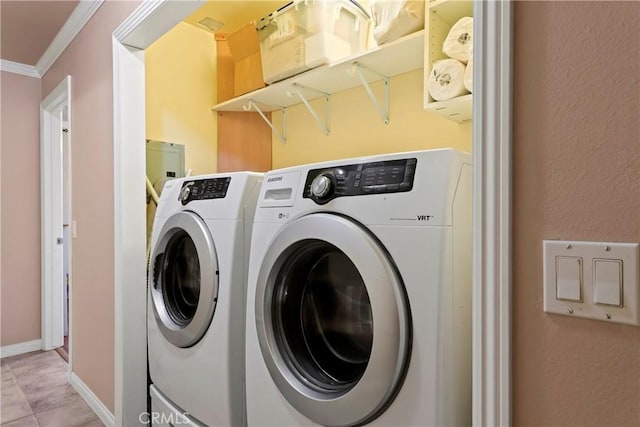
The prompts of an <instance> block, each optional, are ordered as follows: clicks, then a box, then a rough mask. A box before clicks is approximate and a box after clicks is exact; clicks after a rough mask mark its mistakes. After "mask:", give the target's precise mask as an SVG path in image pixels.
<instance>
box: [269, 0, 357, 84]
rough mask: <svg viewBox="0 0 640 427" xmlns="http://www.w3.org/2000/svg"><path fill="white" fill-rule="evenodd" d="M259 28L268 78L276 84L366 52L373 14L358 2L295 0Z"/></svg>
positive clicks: (346, 0) (343, 0)
mask: <svg viewBox="0 0 640 427" xmlns="http://www.w3.org/2000/svg"><path fill="white" fill-rule="evenodd" d="M257 27H258V36H259V38H260V55H261V57H262V72H263V76H264V81H265V82H267V83H273V82H276V81H278V80H282V79H285V78H287V77H290V76H293V75H294V74H298V73H301V72H303V71H306V70H309V69H311V68H315V67H317V66H319V65H323V64H328V63H331V62H334V61H337V60H339V59H341V58H344V57H347V56H351V55H355V54H357V53H360V52H362V51H364V50H365V49H366V44H367V32H368V30H369V16H368V15H367V13H366V12H365V11H364V9H362V7H361V6H360V5H359V4H358V3H356V2H355V1H349V0H294V1H293V2H291V3H289V4H287V5H286V6H284V7H282V8H281V9H278V10H277V11H275V12H273V13H272V14H270V15H269V16H267V17H265V18H262V19H261V20H260V21H259V22H258V25H257Z"/></svg>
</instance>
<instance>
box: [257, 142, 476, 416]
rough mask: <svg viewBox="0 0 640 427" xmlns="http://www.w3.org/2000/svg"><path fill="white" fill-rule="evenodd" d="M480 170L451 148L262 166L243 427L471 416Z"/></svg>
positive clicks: (465, 156)
mask: <svg viewBox="0 0 640 427" xmlns="http://www.w3.org/2000/svg"><path fill="white" fill-rule="evenodd" d="M471 175H472V171H471V158H470V156H469V155H468V154H465V153H460V152H457V151H454V150H452V149H442V150H430V151H421V152H408V153H398V154H391V155H383V156H375V157H366V158H359V159H351V160H344V161H335V162H327V163H319V164H313V165H306V166H302V167H294V168H288V169H281V170H276V171H272V172H269V173H267V174H266V175H265V179H264V182H263V185H262V189H261V191H260V196H259V199H258V207H257V209H256V216H255V222H254V227H253V237H252V243H251V256H250V267H249V282H248V289H247V333H246V340H247V341H246V381H247V421H248V425H250V426H251V425H255V426H267V425H270V426H310V425H326V426H353V425H363V424H367V425H372V426H374V425H375V426H453V425H469V424H470V423H471Z"/></svg>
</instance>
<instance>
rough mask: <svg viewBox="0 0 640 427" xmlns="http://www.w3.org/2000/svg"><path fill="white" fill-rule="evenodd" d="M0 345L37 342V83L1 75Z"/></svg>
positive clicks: (38, 127)
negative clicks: (0, 223) (0, 241)
mask: <svg viewBox="0 0 640 427" xmlns="http://www.w3.org/2000/svg"><path fill="white" fill-rule="evenodd" d="M0 83H1V85H2V86H1V90H0V91H1V92H2V97H1V99H2V105H1V106H0V110H1V111H2V116H1V118H0V121H1V122H2V126H0V128H1V134H0V141H2V146H1V150H2V155H1V159H2V160H1V161H2V167H1V171H2V178H1V182H2V188H1V190H0V194H1V195H2V214H1V217H2V230H1V231H0V233H1V235H2V239H1V240H2V255H1V263H2V273H1V279H0V280H1V282H0V283H1V289H0V293H1V294H2V303H1V310H2V315H1V319H0V323H1V324H2V329H1V330H0V345H2V346H5V345H10V344H17V343H22V342H25V341H31V340H36V339H40V126H39V125H38V123H39V121H40V100H41V94H40V80H39V79H36V78H32V77H25V76H20V75H17V74H11V73H7V72H2V73H1V77H0Z"/></svg>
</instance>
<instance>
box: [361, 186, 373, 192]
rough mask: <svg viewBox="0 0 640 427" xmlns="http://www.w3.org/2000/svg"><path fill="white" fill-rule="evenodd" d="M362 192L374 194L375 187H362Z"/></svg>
mask: <svg viewBox="0 0 640 427" xmlns="http://www.w3.org/2000/svg"><path fill="white" fill-rule="evenodd" d="M362 191H364V192H365V193H372V192H373V185H367V186H365V187H362Z"/></svg>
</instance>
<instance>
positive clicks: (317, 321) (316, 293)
mask: <svg viewBox="0 0 640 427" xmlns="http://www.w3.org/2000/svg"><path fill="white" fill-rule="evenodd" d="M276 283H277V288H276V289H275V292H276V294H275V296H274V300H273V308H274V310H273V315H274V318H273V321H274V324H275V325H276V328H277V332H276V336H277V337H279V345H280V347H281V348H282V349H283V351H284V352H286V353H287V356H288V357H287V361H288V362H289V363H291V364H292V366H291V367H292V368H293V369H292V371H293V372H297V373H299V374H300V375H301V376H302V377H303V378H301V379H303V380H305V381H308V383H309V384H311V385H313V386H314V387H317V388H318V389H319V390H326V391H331V392H341V391H346V390H348V389H349V388H351V387H352V386H353V385H355V384H356V383H357V381H358V380H359V379H360V377H362V374H363V373H364V371H365V369H366V367H367V363H368V362H369V356H370V353H371V345H372V343H373V318H372V314H371V304H370V302H369V294H368V293H367V288H366V286H365V284H364V281H363V280H362V276H361V275H360V273H359V272H358V269H357V268H356V267H355V265H354V264H353V262H351V261H350V260H349V258H348V257H347V256H346V255H345V254H344V252H342V251H341V250H340V249H338V248H336V247H335V246H334V245H331V244H329V243H326V242H323V241H320V240H310V241H304V242H301V243H300V244H298V245H297V248H296V250H293V251H292V256H291V257H290V258H288V259H287V260H286V261H285V263H284V265H283V266H282V268H281V270H280V273H279V276H278V278H277V279H276Z"/></svg>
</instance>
